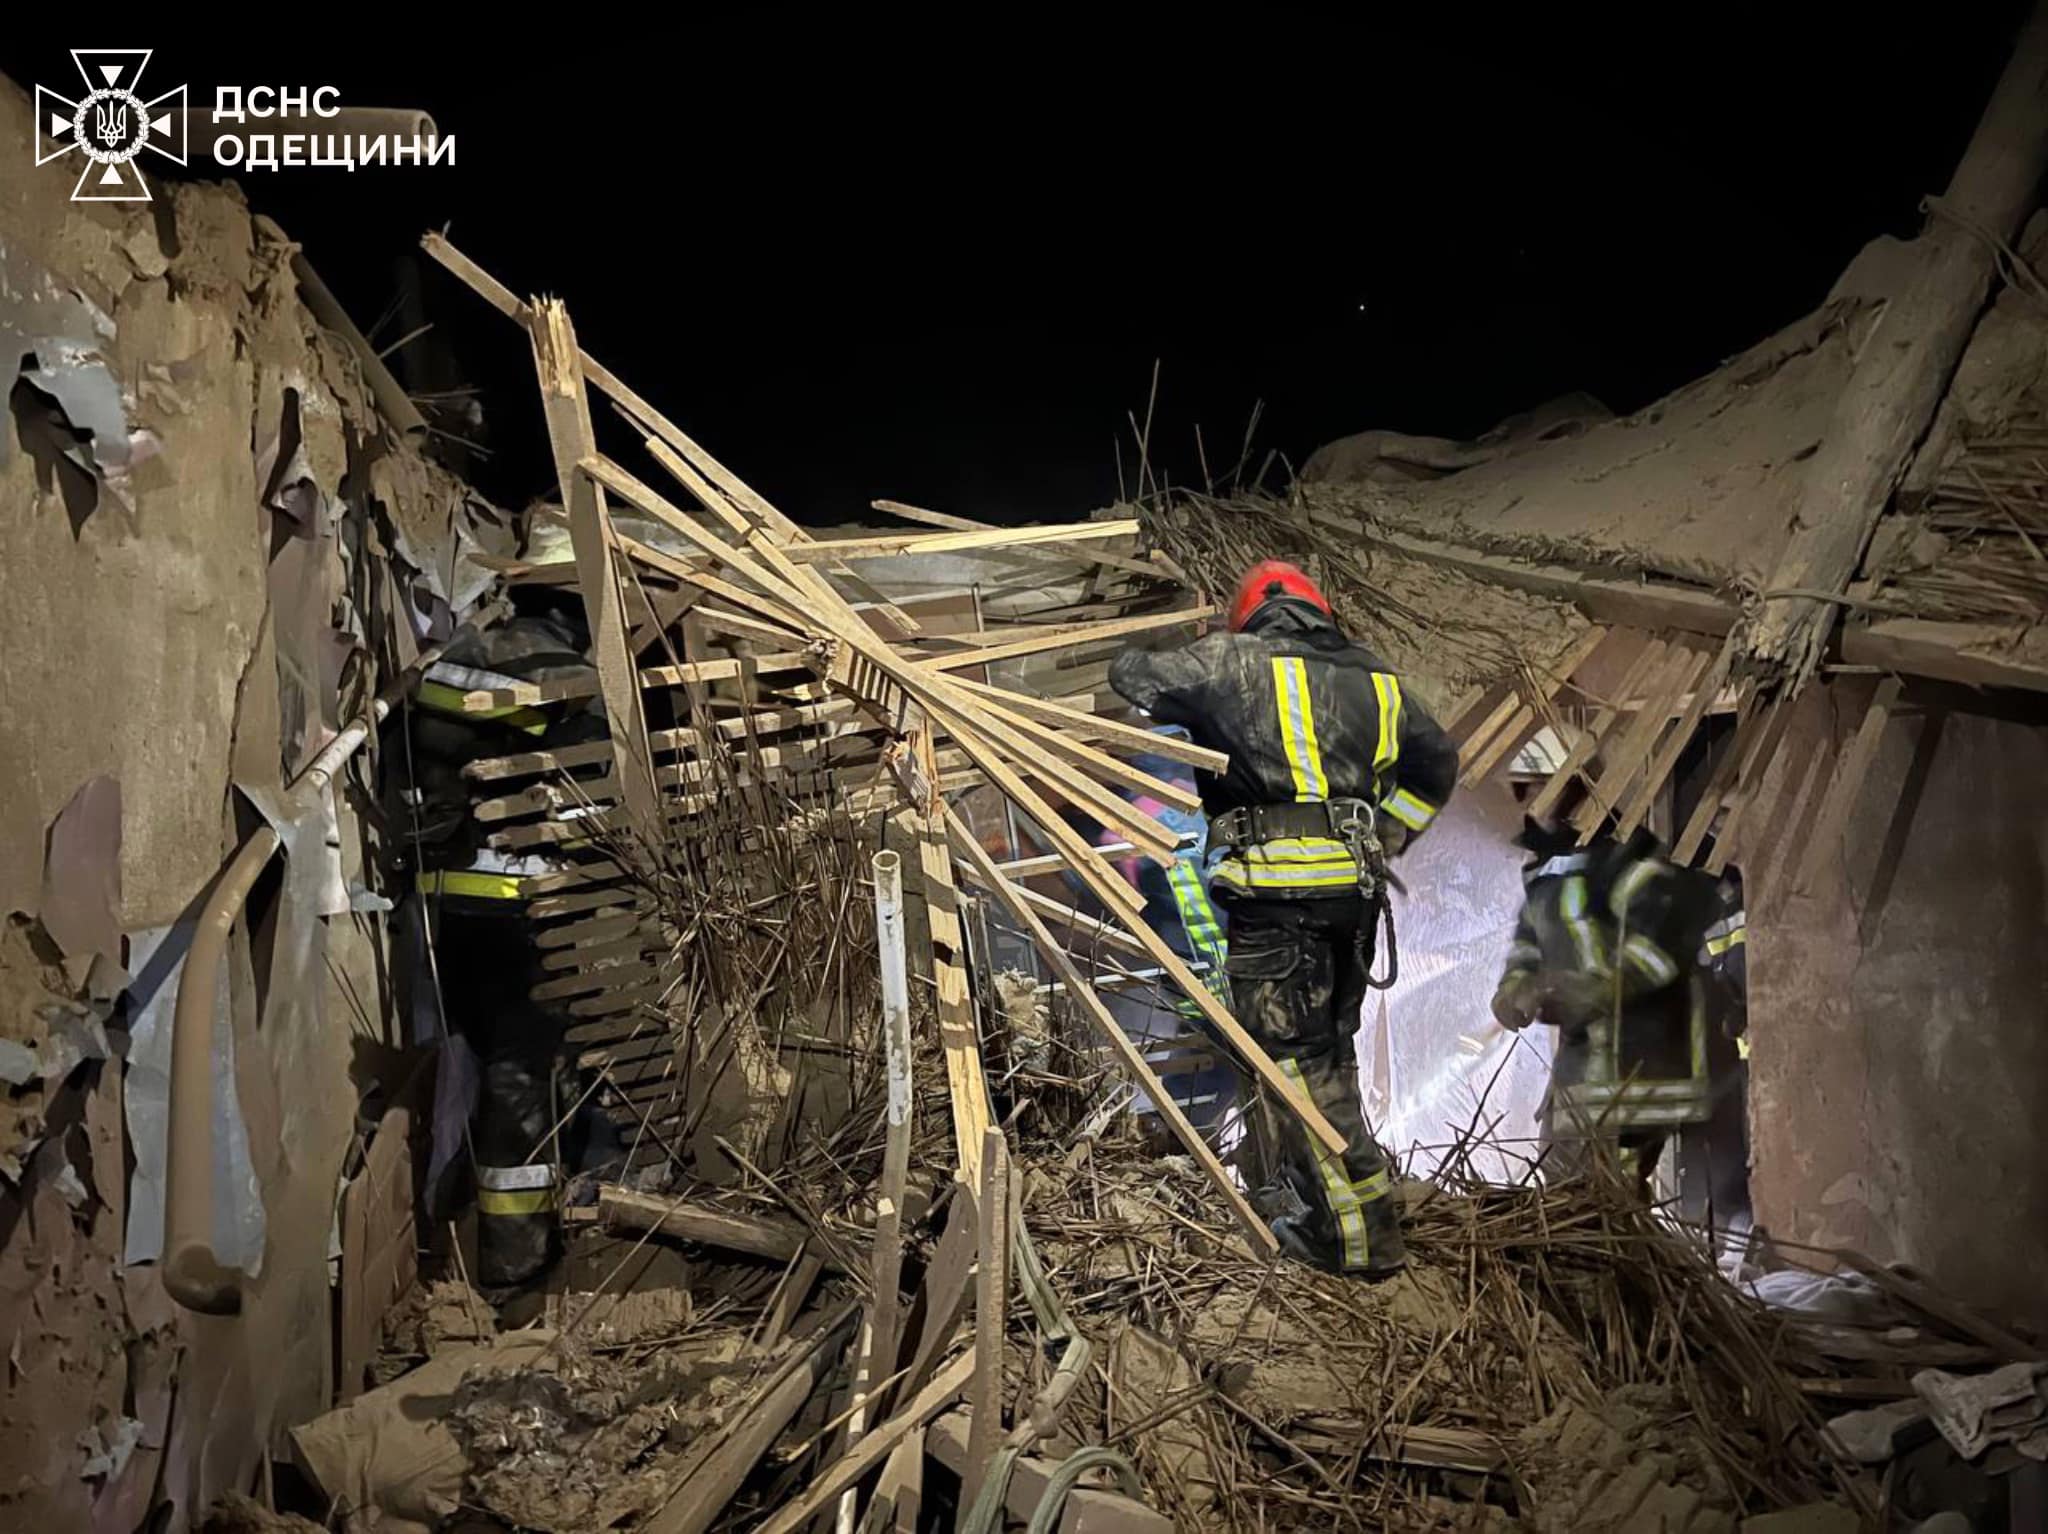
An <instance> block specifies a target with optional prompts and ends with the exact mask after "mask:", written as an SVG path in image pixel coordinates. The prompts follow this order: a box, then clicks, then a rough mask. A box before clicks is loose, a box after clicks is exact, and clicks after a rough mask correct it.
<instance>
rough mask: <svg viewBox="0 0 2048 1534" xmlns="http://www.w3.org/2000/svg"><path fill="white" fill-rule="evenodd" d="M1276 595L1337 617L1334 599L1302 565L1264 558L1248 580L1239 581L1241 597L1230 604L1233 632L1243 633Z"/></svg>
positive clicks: (1253, 568)
mask: <svg viewBox="0 0 2048 1534" xmlns="http://www.w3.org/2000/svg"><path fill="white" fill-rule="evenodd" d="M1275 597H1293V598H1295V599H1296V600H1297V601H1302V602H1307V603H1308V604H1310V605H1311V606H1313V607H1319V608H1321V609H1322V610H1323V612H1324V613H1325V614H1328V615H1330V616H1335V615H1334V614H1331V613H1330V599H1329V598H1328V597H1326V596H1324V595H1323V593H1322V588H1321V587H1319V586H1317V585H1316V583H1315V582H1314V581H1312V580H1310V579H1309V578H1308V577H1307V576H1306V575H1303V574H1302V573H1301V567H1300V566H1299V565H1290V564H1289V563H1288V562H1287V561H1286V560H1284V559H1262V560H1260V561H1259V562H1258V563H1257V564H1255V565H1253V566H1252V567H1251V568H1250V569H1249V570H1247V571H1245V573H1244V579H1243V580H1241V581H1239V582H1238V583H1237V596H1236V597H1235V598H1234V599H1232V601H1231V604H1230V632H1231V633H1233V634H1236V633H1241V632H1242V631H1243V629H1244V626H1245V625H1246V624H1247V623H1249V622H1251V619H1252V614H1253V613H1255V612H1257V611H1258V610H1259V609H1260V608H1261V607H1263V606H1265V605H1266V603H1268V602H1270V601H1272V600H1273V599H1274V598H1275Z"/></svg>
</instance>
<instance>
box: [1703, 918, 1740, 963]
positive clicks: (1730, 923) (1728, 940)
mask: <svg viewBox="0 0 2048 1534" xmlns="http://www.w3.org/2000/svg"><path fill="white" fill-rule="evenodd" d="M1748 941H1749V921H1748V918H1747V917H1746V916H1745V914H1744V913H1743V912H1741V911H1737V912H1736V913H1735V914H1734V915H1733V916H1725V917H1723V918H1722V919H1721V920H1720V921H1717V922H1715V923H1714V925H1713V926H1711V927H1709V928H1707V949H1706V951H1707V954H1708V956H1709V957H1710V958H1715V959H1718V958H1720V957H1721V955H1722V954H1724V953H1726V952H1727V951H1728V950H1729V949H1731V948H1738V947H1741V946H1742V945H1744V944H1746V943H1747V942H1748Z"/></svg>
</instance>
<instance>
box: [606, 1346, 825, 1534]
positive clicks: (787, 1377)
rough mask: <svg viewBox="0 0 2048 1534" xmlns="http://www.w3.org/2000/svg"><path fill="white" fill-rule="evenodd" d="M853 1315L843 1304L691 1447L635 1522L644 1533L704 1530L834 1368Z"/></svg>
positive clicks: (701, 1533)
mask: <svg viewBox="0 0 2048 1534" xmlns="http://www.w3.org/2000/svg"><path fill="white" fill-rule="evenodd" d="M858 1315H859V1310H858V1307H856V1306H853V1305H848V1306H846V1307H844V1308H843V1309H842V1310H841V1311H840V1312H839V1314H838V1315H837V1316H836V1317H834V1318H833V1320H832V1321H830V1322H829V1323H828V1324H827V1325H826V1326H825V1327H824V1328H823V1329H822V1330H821V1331H820V1332H819V1333H818V1335H817V1337H816V1338H815V1339H814V1340H813V1341H811V1342H810V1343H809V1344H807V1345H806V1346H804V1347H802V1348H799V1349H798V1350H797V1352H796V1353H795V1354H794V1355H792V1356H791V1358H790V1359H789V1361H788V1362H787V1363H785V1364H784V1365H783V1366H782V1367H781V1368H780V1369H778V1370H776V1372H775V1373H774V1374H773V1375H772V1376H770V1377H769V1379H768V1381H767V1382H766V1383H765V1384H763V1385H762V1387H761V1388H760V1389H759V1390H757V1391H756V1392H755V1393H754V1395H753V1398H752V1399H751V1400H750V1401H749V1402H748V1404H747V1405H746V1407H745V1408H744V1409H742V1410H741V1411H738V1412H736V1413H734V1414H733V1415H731V1416H729V1417H728V1418H727V1419H726V1420H725V1421H724V1422H723V1423H721V1424H720V1425H719V1426H718V1428H717V1429H716V1430H714V1431H713V1432H710V1433H708V1434H705V1435H704V1436H703V1437H702V1438H701V1439H699V1440H698V1442H697V1443H696V1444H693V1445H692V1446H691V1449H690V1453H691V1454H692V1455H693V1456H694V1461H693V1463H691V1464H690V1466H689V1468H688V1469H687V1470H685V1471H684V1473H683V1475H682V1477H681V1478H680V1479H679V1480H678V1481H677V1482H676V1483H675V1486H674V1488H673V1489H672V1490H671V1491H670V1492H669V1495H668V1500H667V1501H666V1502H665V1503H664V1504H663V1505H662V1506H661V1508H660V1509H659V1510H658V1511H656V1512H655V1513H654V1515H653V1516H652V1517H650V1518H649V1519H648V1520H647V1521H646V1523H644V1524H643V1525H641V1527H642V1530H643V1531H644V1534H704V1531H705V1530H707V1529H709V1528H710V1527H711V1526H712V1525H713V1524H715V1523H717V1522H718V1520H719V1518H720V1517H721V1516H723V1514H724V1513H725V1510H726V1508H727V1507H728V1506H729V1505H730V1504H731V1502H732V1499H733V1497H734V1496H735V1495H736V1494H737V1493H738V1491H739V1489H740V1486H741V1484H742V1483H743V1482H744V1481H745V1480H746V1478H747V1477H748V1475H750V1474H751V1473H752V1472H753V1469H754V1467H755V1466H756V1465H758V1464H759V1463H760V1462H761V1456H762V1455H764V1454H766V1453H767V1452H768V1449H769V1447H770V1446H771V1445H772V1444H773V1443H774V1442H775V1440H776V1439H778V1438H780V1437H781V1436H782V1434H783V1431H784V1429H786V1428H787V1427H788V1426H789V1424H790V1423H791V1422H792V1421H793V1420H794V1419H795V1417H796V1414H797V1413H798V1412H799V1411H801V1410H803V1406H804V1403H805V1402H806V1401H808V1400H809V1399H810V1398H811V1396H812V1395H813V1394H815V1393H816V1391H817V1389H818V1387H819V1385H821V1384H823V1383H824V1381H825V1380H826V1379H827V1378H828V1377H829V1376H830V1375H831V1373H832V1372H833V1370H834V1369H835V1368H836V1367H837V1364H838V1357H839V1351H840V1349H842V1348H843V1347H844V1346H845V1345H846V1339H847V1338H848V1337H849V1336H850V1335H851V1334H852V1330H853V1325H854V1321H855V1319H856V1318H857V1316H858Z"/></svg>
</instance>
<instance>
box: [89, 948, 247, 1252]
mask: <svg viewBox="0 0 2048 1534" xmlns="http://www.w3.org/2000/svg"><path fill="white" fill-rule="evenodd" d="M189 942H190V934H189V933H188V932H186V931H184V930H182V929H180V928H176V927H154V928H148V929H145V930H143V931H141V932H134V933H130V934H129V937H128V947H129V953H130V955H131V961H130V962H131V963H132V965H133V967H134V970H135V975H136V979H135V981H134V983H133V984H132V985H130V987H129V990H128V1002H129V1009H130V1011H129V1045H128V1073H127V1091H126V1096H125V1102H126V1106H127V1116H128V1139H129V1144H130V1145H131V1146H132V1147H133V1149H134V1155H135V1175H134V1178H133V1180H132V1181H131V1183H130V1186H129V1195H128V1234H127V1240H126V1242H125V1244H124V1246H123V1249H122V1257H121V1260H122V1261H123V1262H125V1263H138V1262H155V1261H156V1260H157V1259H158V1258H159V1257H161V1256H162V1255H163V1244H164V1177H165V1171H166V1167H165V1154H166V1144H165V1135H166V1133H167V1131H168V1127H169V1124H168V1119H167V1117H166V1115H167V1113H168V1098H169V1092H170V1069H171V1013H172V1010H173V1008H174V1007H175V1006H176V1005H177V995H178V981H179V979H180V978H181V977H182V976H183V974H184V968H185V949H186V947H187V945H188V944H189ZM214 1042H215V1049H214V1055H213V1198H214V1209H213V1249H214V1254H215V1255H216V1256H217V1257H219V1258H220V1260H221V1261H222V1262H224V1263H226V1264H227V1265H228V1266H230V1267H235V1268H240V1269H241V1270H242V1271H243V1272H245V1273H247V1274H249V1275H250V1276H251V1277H254V1276H255V1275H256V1274H258V1273H260V1272H261V1271H262V1268H263V1226H264V1215H263V1193H262V1189H261V1188H260V1187H259V1186H258V1184H257V1181H256V1169H255V1167H254V1165H253V1164H252V1162H251V1160H250V1156H249V1131H248V1128H247V1126H246V1125H245V1124H244V1122H243V1119H242V1107H241V1099H240V1096H239V1095H238V1094H237V1092H236V1090H235V1043H234V1028H233V1027H232V1025H231V1024H230V1022H229V1019H228V977H227V967H226V966H225V965H223V966H222V967H221V971H220V995H219V998H218V1001H217V1002H216V1006H215V1011H214Z"/></svg>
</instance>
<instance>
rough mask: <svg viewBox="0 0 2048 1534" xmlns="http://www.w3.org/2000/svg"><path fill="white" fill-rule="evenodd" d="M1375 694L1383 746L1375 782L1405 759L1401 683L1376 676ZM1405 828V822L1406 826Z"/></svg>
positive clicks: (1375, 757)
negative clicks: (1402, 751) (1402, 743)
mask: <svg viewBox="0 0 2048 1534" xmlns="http://www.w3.org/2000/svg"><path fill="white" fill-rule="evenodd" d="M1372 692H1373V697H1374V699H1375V700H1376V701H1377V702H1378V704H1379V716H1380V730H1379V744H1378V745H1377V746H1376V747H1375V748H1374V750H1373V754H1372V772H1373V780H1374V781H1375V782H1379V781H1381V780H1383V779H1384V778H1385V777H1386V775H1387V773H1389V772H1390V771H1392V770H1393V766H1394V763H1396V762H1397V761H1399V760H1400V759H1401V682H1400V679H1399V678H1398V677H1396V676H1395V675H1394V674H1393V673H1392V672H1389V671H1375V672H1374V673H1373V674H1372ZM1404 824H1405V822H1404Z"/></svg>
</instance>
